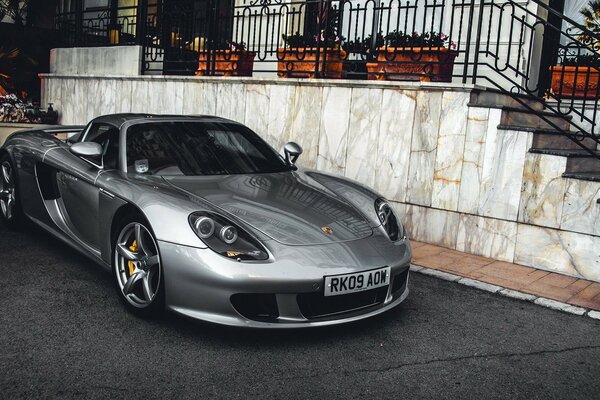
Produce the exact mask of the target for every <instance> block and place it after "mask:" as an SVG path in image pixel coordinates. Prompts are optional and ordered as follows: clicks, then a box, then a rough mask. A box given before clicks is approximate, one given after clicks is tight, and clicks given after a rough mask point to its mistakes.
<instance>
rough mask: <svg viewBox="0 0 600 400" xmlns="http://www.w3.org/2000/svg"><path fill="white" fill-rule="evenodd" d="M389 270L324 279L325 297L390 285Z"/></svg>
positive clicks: (375, 270)
mask: <svg viewBox="0 0 600 400" xmlns="http://www.w3.org/2000/svg"><path fill="white" fill-rule="evenodd" d="M390 273H391V268H390V267H385V268H379V269H373V270H370V271H365V272H357V273H355V274H344V275H332V276H326V277H325V296H337V295H340V294H347V293H354V292H362V291H363V290H369V289H375V288H378V287H382V286H387V285H389V284H390Z"/></svg>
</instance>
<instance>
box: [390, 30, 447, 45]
mask: <svg viewBox="0 0 600 400" xmlns="http://www.w3.org/2000/svg"><path fill="white" fill-rule="evenodd" d="M448 42H449V37H448V36H447V35H445V34H443V33H437V32H423V33H418V32H413V33H412V34H410V35H409V34H407V33H404V32H399V31H393V32H390V33H388V34H387V35H386V36H385V44H386V45H387V46H388V47H445V46H446V45H447V43H448ZM450 46H451V47H453V46H454V43H452V42H450Z"/></svg>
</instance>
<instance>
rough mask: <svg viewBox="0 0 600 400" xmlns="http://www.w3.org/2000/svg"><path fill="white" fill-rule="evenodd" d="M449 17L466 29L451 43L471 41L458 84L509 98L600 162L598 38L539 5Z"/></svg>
mask: <svg viewBox="0 0 600 400" xmlns="http://www.w3.org/2000/svg"><path fill="white" fill-rule="evenodd" d="M453 14H454V15H453V18H452V20H453V21H455V19H456V18H458V19H461V20H462V19H465V18H468V21H469V22H468V25H467V27H466V29H465V32H464V33H461V32H460V28H463V24H462V23H461V24H458V27H459V34H458V38H459V39H458V40H461V39H460V38H462V37H463V35H464V36H466V38H472V39H475V40H474V41H473V40H469V39H467V40H466V42H465V47H464V52H465V60H466V62H465V68H464V69H463V71H462V72H463V76H462V80H463V82H471V83H476V84H483V85H485V86H488V87H492V88H495V89H497V90H499V91H501V92H504V93H507V94H510V95H511V96H513V97H514V98H515V99H516V100H517V101H518V102H519V103H520V105H521V106H522V107H524V108H525V109H527V110H528V111H530V112H531V113H533V114H535V115H536V116H537V117H539V118H540V119H541V120H542V121H544V122H545V123H546V126H547V127H546V128H547V130H548V131H550V132H554V133H557V134H562V135H565V136H568V137H569V138H571V139H572V140H574V141H575V142H576V143H577V144H578V145H579V146H580V147H581V148H582V149H583V150H585V151H587V152H588V153H589V154H590V155H592V156H595V157H597V158H600V153H599V152H598V151H597V149H598V146H599V145H600V131H599V129H598V122H599V121H598V101H599V99H600V86H599V78H600V70H599V67H600V55H599V54H598V51H600V36H599V35H598V34H596V33H594V32H592V31H590V30H589V29H587V28H585V27H584V26H582V25H580V24H579V23H577V22H576V21H574V20H573V19H571V18H568V17H567V16H565V15H563V14H562V13H560V12H558V11H556V10H554V9H552V8H550V7H549V6H548V5H547V4H546V3H545V2H543V1H540V0H531V1H529V2H528V3H523V2H519V1H510V0H505V1H495V0H476V1H475V0H461V1H454V2H453ZM453 26H456V25H454V24H453ZM453 34H454V32H452V33H451V36H452V35H453ZM466 43H469V45H466ZM584 65H587V66H584ZM531 100H535V102H534V103H532V102H531Z"/></svg>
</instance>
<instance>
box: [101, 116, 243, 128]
mask: <svg viewBox="0 0 600 400" xmlns="http://www.w3.org/2000/svg"><path fill="white" fill-rule="evenodd" d="M149 119H152V120H157V121H169V120H177V121H186V120H189V121H197V122H235V121H231V120H228V119H226V118H221V117H217V116H214V115H167V114H165V115H163V114H141V113H123V114H109V115H102V116H99V117H96V118H94V119H93V120H92V122H99V123H107V124H111V125H115V126H118V127H120V126H121V125H123V124H124V123H126V122H133V121H138V120H140V121H148V120H149Z"/></svg>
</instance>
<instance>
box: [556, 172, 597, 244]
mask: <svg viewBox="0 0 600 400" xmlns="http://www.w3.org/2000/svg"><path fill="white" fill-rule="evenodd" d="M564 181H565V182H566V184H565V186H566V189H565V198H564V204H563V211H562V218H561V224H560V227H561V229H564V230H567V231H573V232H580V233H587V234H590V235H596V236H600V204H598V203H597V201H598V199H600V182H593V181H583V180H579V179H564Z"/></svg>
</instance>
